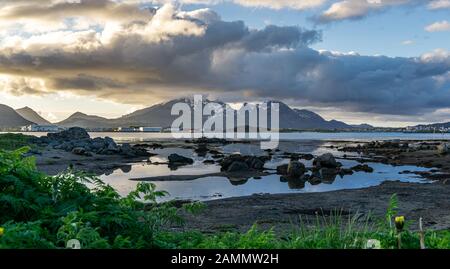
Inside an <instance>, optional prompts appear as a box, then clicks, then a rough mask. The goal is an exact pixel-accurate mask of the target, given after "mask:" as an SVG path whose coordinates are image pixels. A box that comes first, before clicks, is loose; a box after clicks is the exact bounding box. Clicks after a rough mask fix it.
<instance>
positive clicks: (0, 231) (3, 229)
mask: <svg viewBox="0 0 450 269" xmlns="http://www.w3.org/2000/svg"><path fill="white" fill-rule="evenodd" d="M4 233H5V228H3V227H0V236H2V235H3V234H4Z"/></svg>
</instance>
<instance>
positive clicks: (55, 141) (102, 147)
mask: <svg viewBox="0 0 450 269" xmlns="http://www.w3.org/2000/svg"><path fill="white" fill-rule="evenodd" d="M34 143H36V144H38V145H41V146H47V147H51V148H54V149H61V150H64V151H68V152H72V153H73V154H76V155H82V156H92V155H93V154H94V153H95V154H99V155H114V154H118V155H123V156H127V157H139V156H143V157H148V156H151V154H150V153H149V152H147V150H145V149H144V148H141V147H137V146H131V145H130V144H127V143H124V144H122V145H118V144H116V142H114V140H113V139H112V138H110V137H105V138H100V137H96V138H94V139H91V138H90V136H89V134H88V133H87V132H86V130H85V129H83V128H79V127H73V128H70V129H68V130H65V131H62V132H59V133H49V134H48V135H47V136H43V137H40V138H36V141H34Z"/></svg>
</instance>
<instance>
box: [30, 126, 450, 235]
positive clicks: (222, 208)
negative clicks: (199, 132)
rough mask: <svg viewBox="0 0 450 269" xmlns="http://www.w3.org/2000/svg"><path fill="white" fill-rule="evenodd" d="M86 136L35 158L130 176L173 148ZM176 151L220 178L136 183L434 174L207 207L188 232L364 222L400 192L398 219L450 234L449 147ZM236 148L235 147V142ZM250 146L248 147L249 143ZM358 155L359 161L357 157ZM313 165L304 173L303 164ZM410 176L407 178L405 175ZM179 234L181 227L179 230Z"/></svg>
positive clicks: (42, 165) (407, 144) (41, 164)
mask: <svg viewBox="0 0 450 269" xmlns="http://www.w3.org/2000/svg"><path fill="white" fill-rule="evenodd" d="M83 131H84V130H82V129H81V130H79V129H70V130H68V131H66V132H65V133H60V134H54V135H49V136H47V137H41V138H36V139H35V141H33V143H35V144H37V145H38V146H39V147H40V148H42V150H41V151H39V152H30V154H31V155H34V156H36V157H37V158H36V159H37V165H38V168H39V169H40V170H41V171H43V172H46V173H48V174H56V173H59V172H61V171H63V170H65V169H66V168H67V166H68V164H70V165H71V166H72V167H73V168H75V169H80V170H84V171H88V172H91V173H95V174H97V175H101V174H110V173H112V172H113V171H114V170H116V169H122V171H124V172H129V171H130V170H131V164H133V163H142V162H149V161H150V160H149V157H151V156H153V155H155V154H153V153H151V152H149V149H152V148H153V149H154V148H165V147H167V146H168V144H170V145H171V146H172V147H173V143H174V142H173V141H170V142H167V144H165V143H164V142H160V143H153V144H134V145H130V144H126V143H125V144H120V145H118V144H116V143H115V142H114V141H113V140H112V139H110V138H94V139H91V138H90V137H89V135H88V134H87V133H85V132H83ZM180 143H181V144H180V145H177V147H181V148H190V149H192V150H193V151H194V152H195V153H196V154H197V155H198V156H206V155H207V154H209V155H211V156H212V159H206V160H205V161H204V162H205V163H206V162H210V163H211V164H214V163H217V164H218V165H219V166H220V167H221V171H220V172H217V173H210V174H206V175H176V176H175V175H174V176H172V175H168V176H157V177H148V178H138V179H134V180H140V181H171V180H194V179H197V178H201V177H205V176H221V177H228V178H230V179H233V180H236V179H242V180H245V179H246V178H250V177H255V178H257V177H261V176H265V175H268V174H274V173H276V174H279V175H280V176H281V180H282V181H283V180H285V181H289V182H290V181H301V182H306V181H307V182H309V183H310V184H311V185H315V184H320V183H323V182H325V183H326V182H328V181H330V180H331V182H332V180H333V179H334V178H335V177H336V175H345V174H352V173H353V172H359V171H362V172H366V173H371V172H373V169H372V168H371V167H370V166H369V165H367V162H380V163H385V164H390V165H394V166H397V165H415V166H420V167H427V168H433V169H431V170H430V171H427V172H417V174H418V175H420V176H422V177H425V178H429V179H431V180H433V181H434V182H433V183H430V184H417V183H402V182H396V181H392V182H385V183H383V184H381V185H379V186H375V187H370V188H365V189H352V190H340V191H332V192H322V193H298V194H264V195H252V196H247V197H235V198H227V199H220V200H213V201H207V202H205V203H206V204H207V205H208V206H207V208H206V210H205V212H203V213H202V214H200V215H198V216H186V218H187V223H186V225H187V227H188V228H194V229H200V230H203V231H217V230H227V229H231V230H246V229H248V228H249V227H250V226H251V225H252V224H254V223H257V224H259V225H260V226H261V227H267V228H269V227H275V229H276V230H278V231H283V230H284V231H285V230H286V229H289V228H292V225H293V224H294V225H295V224H298V219H299V217H301V218H302V219H303V220H306V221H308V220H313V219H314V218H315V217H316V215H317V214H319V215H320V214H324V213H323V212H328V213H327V214H329V212H331V211H333V210H339V211H340V212H345V214H343V215H342V216H341V217H342V218H343V219H346V218H347V219H348V216H349V215H354V214H359V215H361V219H365V218H364V216H368V215H369V214H374V215H375V216H379V217H381V216H383V214H384V213H385V210H386V207H387V203H388V201H389V197H390V196H391V195H392V194H393V193H397V195H398V196H399V200H400V203H401V204H400V212H401V213H402V214H405V215H406V216H407V217H408V219H410V220H412V221H413V227H412V228H413V229H414V225H416V222H417V220H418V219H419V217H422V218H424V220H425V226H426V228H430V229H450V199H448V197H449V194H450V186H449V185H450V152H449V150H448V149H449V147H448V145H447V141H387V142H354V141H351V142H343V141H339V142H337V141H336V142H333V143H331V146H330V147H332V148H333V150H337V151H339V152H342V153H343V156H340V157H339V158H336V157H335V156H333V155H332V154H329V153H324V154H320V155H316V156H313V155H312V154H301V153H289V152H279V150H277V151H267V156H241V155H236V154H225V153H224V152H223V151H221V150H220V147H223V146H224V145H227V144H229V143H230V142H229V141H221V140H208V139H201V140H199V141H184V142H183V141H182V142H180ZM233 143H235V142H233ZM246 143H247V142H246ZM275 152H278V153H277V154H278V156H284V157H286V158H287V159H289V160H290V161H289V163H288V164H283V165H279V166H278V167H276V169H273V170H272V171H271V170H270V169H267V168H264V164H265V163H266V162H267V161H268V160H269V159H270V158H272V156H273V155H274V154H275ZM355 153H356V155H355ZM301 159H304V160H307V161H312V166H309V167H306V166H305V165H304V164H303V163H302V162H301V161H300V160H301ZM341 159H347V160H354V161H358V162H359V163H360V164H358V165H356V166H354V167H351V168H343V167H342V165H341V163H340V162H339V160H341ZM192 163H193V159H191V158H188V157H185V156H181V155H178V154H171V155H169V157H168V162H167V163H164V164H166V165H168V166H169V168H170V169H174V170H175V169H177V168H178V167H181V166H184V165H190V164H192ZM154 165H158V164H157V163H155V164H154ZM404 173H408V171H404ZM175 228H176V227H175Z"/></svg>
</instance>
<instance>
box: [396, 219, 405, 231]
mask: <svg viewBox="0 0 450 269" xmlns="http://www.w3.org/2000/svg"><path fill="white" fill-rule="evenodd" d="M403 226H405V217H404V216H398V217H395V227H396V228H397V230H398V231H402V230H403Z"/></svg>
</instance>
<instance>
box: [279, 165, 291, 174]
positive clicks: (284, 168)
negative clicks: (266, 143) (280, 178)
mask: <svg viewBox="0 0 450 269" xmlns="http://www.w3.org/2000/svg"><path fill="white" fill-rule="evenodd" d="M288 166H289V164H282V165H279V166H277V174H278V175H287V169H288Z"/></svg>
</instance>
